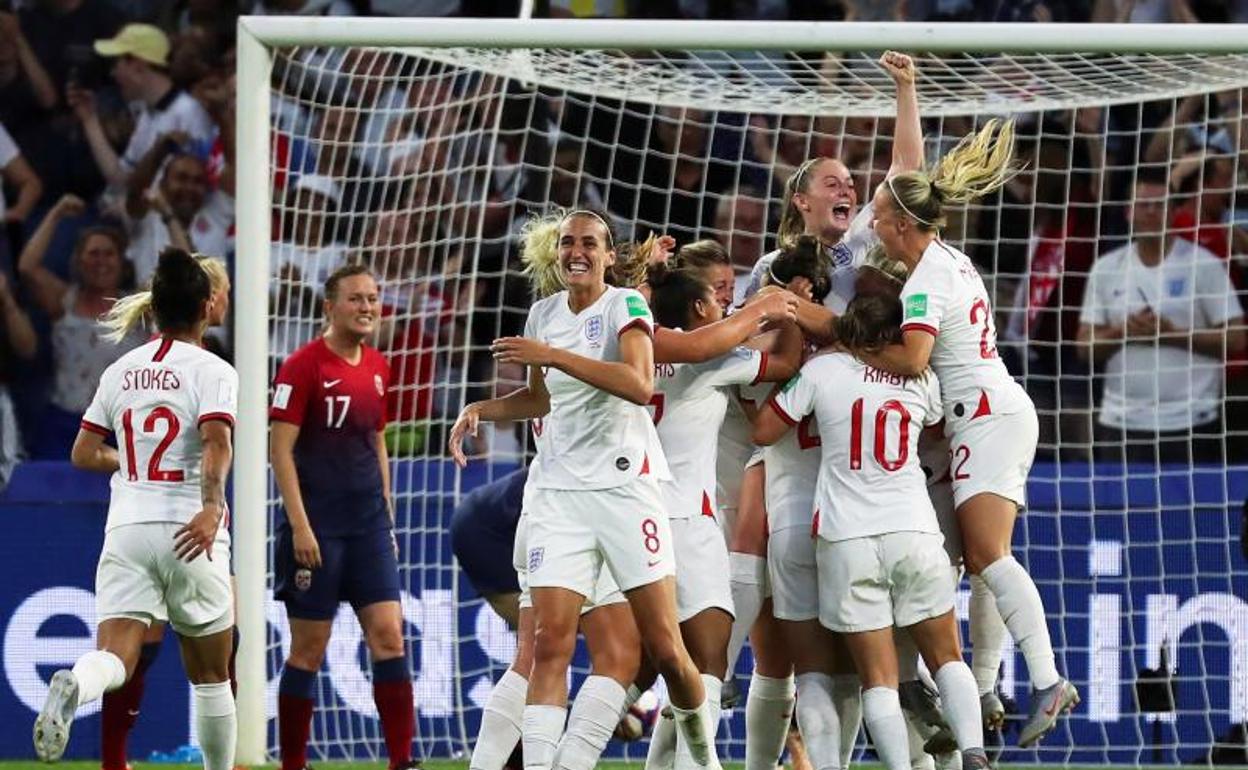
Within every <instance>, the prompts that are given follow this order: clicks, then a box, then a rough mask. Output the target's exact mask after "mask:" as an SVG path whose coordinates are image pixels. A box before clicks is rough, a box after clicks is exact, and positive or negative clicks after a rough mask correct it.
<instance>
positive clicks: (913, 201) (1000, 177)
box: [885, 118, 1018, 230]
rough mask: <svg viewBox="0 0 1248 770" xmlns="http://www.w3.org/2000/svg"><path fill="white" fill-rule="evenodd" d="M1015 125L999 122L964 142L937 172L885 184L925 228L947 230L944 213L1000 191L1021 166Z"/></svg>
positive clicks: (939, 164) (907, 174)
mask: <svg viewBox="0 0 1248 770" xmlns="http://www.w3.org/2000/svg"><path fill="white" fill-rule="evenodd" d="M1013 159H1014V121H1013V120H1006V121H1002V120H998V119H996V118H994V119H992V120H990V121H988V122H987V123H985V124H984V127H983V128H981V129H979V131H977V132H975V133H974V134H968V135H967V136H964V137H962V141H960V142H958V144H957V146H956V147H954V148H953V149H952V150H950V151H949V152H947V153H945V156H944V157H942V158H941V159H940V160H938V161H937V162H936V165H934V166H933V167H932V168H930V169H928V170H927V171H926V172H924V171H907V172H904V173H901V174H897V175H896V176H892V177H889V178H888V179H887V180H886V181H885V185H886V186H887V188H888V191H889V192H890V193H891V194H892V197H893V201H894V202H895V203H896V204H897V206H898V208H900V209H901V210H902V212H903V213H905V214H907V215H909V217H910V218H911V219H913V220H915V221H916V222H917V223H918V224H919V226H920V227H921V228H922V229H925V230H939V229H941V228H943V227H944V226H945V223H946V220H945V214H944V209H945V208H946V207H948V206H960V205H963V204H966V203H970V202H971V201H973V200H975V199H976V198H979V197H981V196H984V195H987V194H989V193H991V192H995V191H996V190H998V189H1000V188H1001V187H1002V186H1004V185H1005V183H1006V182H1008V181H1009V180H1010V178H1011V177H1012V176H1014V174H1016V173H1018V167H1017V166H1015V165H1014V162H1013Z"/></svg>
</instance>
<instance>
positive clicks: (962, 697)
mask: <svg viewBox="0 0 1248 770" xmlns="http://www.w3.org/2000/svg"><path fill="white" fill-rule="evenodd" d="M933 678H934V679H935V680H936V689H937V690H939V691H940V705H941V707H942V709H943V710H944V713H945V722H946V724H948V725H949V729H950V730H951V731H952V732H953V737H954V739H955V740H956V741H957V742H958V749H959V750H960V751H966V750H967V749H980V750H982V749H983V747H984V718H983V715H982V714H981V713H980V710H979V693H978V692H977V690H976V687H975V677H974V676H972V675H971V669H970V668H969V667H968V666H967V665H966V664H965V663H963V662H962V661H960V660H954V661H950V662H949V663H946V664H945V665H943V666H941V667H940V670H939V671H937V672H936V675H935V676H934V677H933Z"/></svg>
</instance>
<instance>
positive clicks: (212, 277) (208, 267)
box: [194, 254, 230, 294]
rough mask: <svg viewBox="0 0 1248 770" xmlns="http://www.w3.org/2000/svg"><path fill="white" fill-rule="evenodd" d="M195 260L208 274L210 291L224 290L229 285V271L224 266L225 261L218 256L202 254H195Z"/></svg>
mask: <svg viewBox="0 0 1248 770" xmlns="http://www.w3.org/2000/svg"><path fill="white" fill-rule="evenodd" d="M194 256H195V261H196V262H199V266H200V267H202V268H203V269H204V272H205V273H207V274H208V282H209V283H211V284H212V293H213V294H216V293H217V292H219V291H225V290H226V289H227V288H228V287H229V285H230V271H229V270H228V269H226V267H225V261H224V260H222V259H221V258H220V257H209V256H207V255H204V254H195V255H194Z"/></svg>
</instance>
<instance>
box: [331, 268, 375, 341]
mask: <svg viewBox="0 0 1248 770" xmlns="http://www.w3.org/2000/svg"><path fill="white" fill-rule="evenodd" d="M380 312H381V297H380V292H379V291H378V289H377V281H375V280H373V277H372V276H371V275H367V274H361V275H348V276H346V277H345V278H342V279H341V280H340V281H338V286H337V289H336V290H335V291H334V296H333V297H326V299H325V316H326V317H327V318H328V319H329V325H330V328H331V329H333V330H334V331H338V332H341V333H343V334H347V335H350V336H353V337H358V338H360V339H363V338H365V337H368V336H370V335H371V334H372V333H373V330H374V329H376V328H377V317H378V314H379V313H380Z"/></svg>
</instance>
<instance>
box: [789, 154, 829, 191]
mask: <svg viewBox="0 0 1248 770" xmlns="http://www.w3.org/2000/svg"><path fill="white" fill-rule="evenodd" d="M821 160H823V158H822V157H814V158H807V159H806V160H805V161H803V162H802V165H800V166H798V167H797V171H794V172H793V192H797V191H798V188H800V187H801V186H802V180H803V179H805V178H806V174H807V173H809V172H810V167H811V166H813V165H815V164H816V163H818V162H819V161H821Z"/></svg>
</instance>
